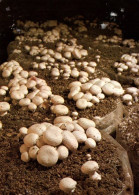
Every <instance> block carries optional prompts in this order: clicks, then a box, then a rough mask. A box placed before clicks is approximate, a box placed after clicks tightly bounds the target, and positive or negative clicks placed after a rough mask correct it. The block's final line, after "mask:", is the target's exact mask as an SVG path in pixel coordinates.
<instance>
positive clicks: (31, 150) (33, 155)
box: [28, 146, 39, 159]
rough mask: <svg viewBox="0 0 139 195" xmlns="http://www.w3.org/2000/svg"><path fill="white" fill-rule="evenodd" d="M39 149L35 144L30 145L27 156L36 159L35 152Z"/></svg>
mask: <svg viewBox="0 0 139 195" xmlns="http://www.w3.org/2000/svg"><path fill="white" fill-rule="evenodd" d="M38 151H39V148H38V147H37V146H32V147H30V148H29V151H28V153H29V157H30V158H32V159H37V153H38Z"/></svg>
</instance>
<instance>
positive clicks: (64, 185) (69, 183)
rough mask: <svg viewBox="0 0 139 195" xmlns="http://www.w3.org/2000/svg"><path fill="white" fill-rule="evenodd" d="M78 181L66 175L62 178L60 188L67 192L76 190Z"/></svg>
mask: <svg viewBox="0 0 139 195" xmlns="http://www.w3.org/2000/svg"><path fill="white" fill-rule="evenodd" d="M76 185H77V182H76V181H75V180H73V179H72V178H70V177H65V178H63V179H61V181H60V183H59V188H60V190H62V191H64V192H65V193H70V192H74V190H75V188H76Z"/></svg>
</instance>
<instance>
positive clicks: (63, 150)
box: [57, 145, 69, 160]
mask: <svg viewBox="0 0 139 195" xmlns="http://www.w3.org/2000/svg"><path fill="white" fill-rule="evenodd" d="M57 152H58V158H59V159H60V160H64V159H66V158H67V157H68V155H69V150H68V148H67V147H65V146H63V145H61V146H59V147H58V148H57Z"/></svg>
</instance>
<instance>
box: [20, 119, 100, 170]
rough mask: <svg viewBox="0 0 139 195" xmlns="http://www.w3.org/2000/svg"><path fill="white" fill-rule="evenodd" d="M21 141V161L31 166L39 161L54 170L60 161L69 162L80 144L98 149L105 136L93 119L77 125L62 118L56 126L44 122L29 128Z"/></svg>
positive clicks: (22, 130)
mask: <svg viewBox="0 0 139 195" xmlns="http://www.w3.org/2000/svg"><path fill="white" fill-rule="evenodd" d="M19 137H21V138H22V139H23V142H24V144H22V145H21V147H20V152H21V160H23V161H24V162H28V161H29V160H30V159H37V161H38V163H39V164H41V165H43V166H46V167H50V166H53V165H55V164H56V163H57V161H58V160H64V159H66V158H67V157H68V156H69V152H70V151H71V152H72V151H75V150H77V149H78V146H79V144H80V143H84V144H85V148H94V147H96V142H99V141H100V140H101V133H100V132H99V130H98V129H96V128H95V123H94V121H92V120H90V119H87V118H80V119H78V120H77V121H74V120H72V118H71V117H69V116H58V117H56V118H55V120H54V125H53V124H51V123H47V122H43V123H40V124H39V123H37V124H34V125H32V126H30V127H29V128H26V127H21V128H20V129H19Z"/></svg>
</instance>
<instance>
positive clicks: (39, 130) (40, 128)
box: [28, 123, 46, 136]
mask: <svg viewBox="0 0 139 195" xmlns="http://www.w3.org/2000/svg"><path fill="white" fill-rule="evenodd" d="M44 131H46V125H45V124H43V123H41V124H38V123H37V124H34V125H31V126H30V127H29V128H28V134H30V133H35V134H37V135H39V136H40V135H42V134H43V132H44Z"/></svg>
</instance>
